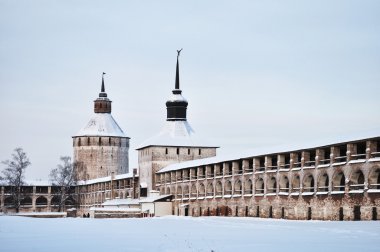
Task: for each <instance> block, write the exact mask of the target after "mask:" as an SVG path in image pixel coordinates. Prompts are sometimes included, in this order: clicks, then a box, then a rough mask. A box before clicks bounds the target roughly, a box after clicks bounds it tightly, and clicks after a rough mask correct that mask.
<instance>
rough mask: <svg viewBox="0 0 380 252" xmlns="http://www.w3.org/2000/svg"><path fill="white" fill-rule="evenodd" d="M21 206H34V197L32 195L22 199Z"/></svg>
mask: <svg viewBox="0 0 380 252" xmlns="http://www.w3.org/2000/svg"><path fill="white" fill-rule="evenodd" d="M20 203H21V206H25V207H28V206H32V198H31V197H29V196H28V197H25V198H23V199H22V200H21V202H20Z"/></svg>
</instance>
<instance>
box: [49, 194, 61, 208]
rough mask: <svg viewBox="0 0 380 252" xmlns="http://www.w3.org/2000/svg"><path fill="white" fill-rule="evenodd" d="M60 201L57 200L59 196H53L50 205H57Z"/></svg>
mask: <svg viewBox="0 0 380 252" xmlns="http://www.w3.org/2000/svg"><path fill="white" fill-rule="evenodd" d="M59 203H60V200H59V197H58V196H54V197H53V198H52V199H51V205H52V206H58V205H59Z"/></svg>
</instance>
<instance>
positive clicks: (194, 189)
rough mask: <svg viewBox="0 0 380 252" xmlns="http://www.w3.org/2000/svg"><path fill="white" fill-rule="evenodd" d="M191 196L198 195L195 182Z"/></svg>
mask: <svg viewBox="0 0 380 252" xmlns="http://www.w3.org/2000/svg"><path fill="white" fill-rule="evenodd" d="M191 197H197V186H196V185H195V184H192V185H191Z"/></svg>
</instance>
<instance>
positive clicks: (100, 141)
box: [99, 137, 102, 146]
mask: <svg viewBox="0 0 380 252" xmlns="http://www.w3.org/2000/svg"><path fill="white" fill-rule="evenodd" d="M100 145H102V138H101V137H99V146H100Z"/></svg>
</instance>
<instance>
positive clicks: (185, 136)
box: [136, 121, 216, 150]
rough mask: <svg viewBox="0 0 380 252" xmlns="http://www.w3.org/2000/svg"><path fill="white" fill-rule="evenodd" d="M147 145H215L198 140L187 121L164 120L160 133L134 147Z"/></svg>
mask: <svg viewBox="0 0 380 252" xmlns="http://www.w3.org/2000/svg"><path fill="white" fill-rule="evenodd" d="M149 146H178V147H216V146H215V145H208V144H206V143H204V142H203V141H200V140H199V139H198V138H197V137H196V136H195V132H194V130H193V129H192V128H191V126H190V124H189V123H188V122H187V121H166V123H165V125H164V127H163V128H162V130H161V131H160V133H158V134H157V135H156V136H154V137H152V138H149V139H148V140H146V141H145V142H143V143H142V144H140V145H139V146H138V147H137V148H136V149H137V150H139V149H143V148H145V147H149Z"/></svg>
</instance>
